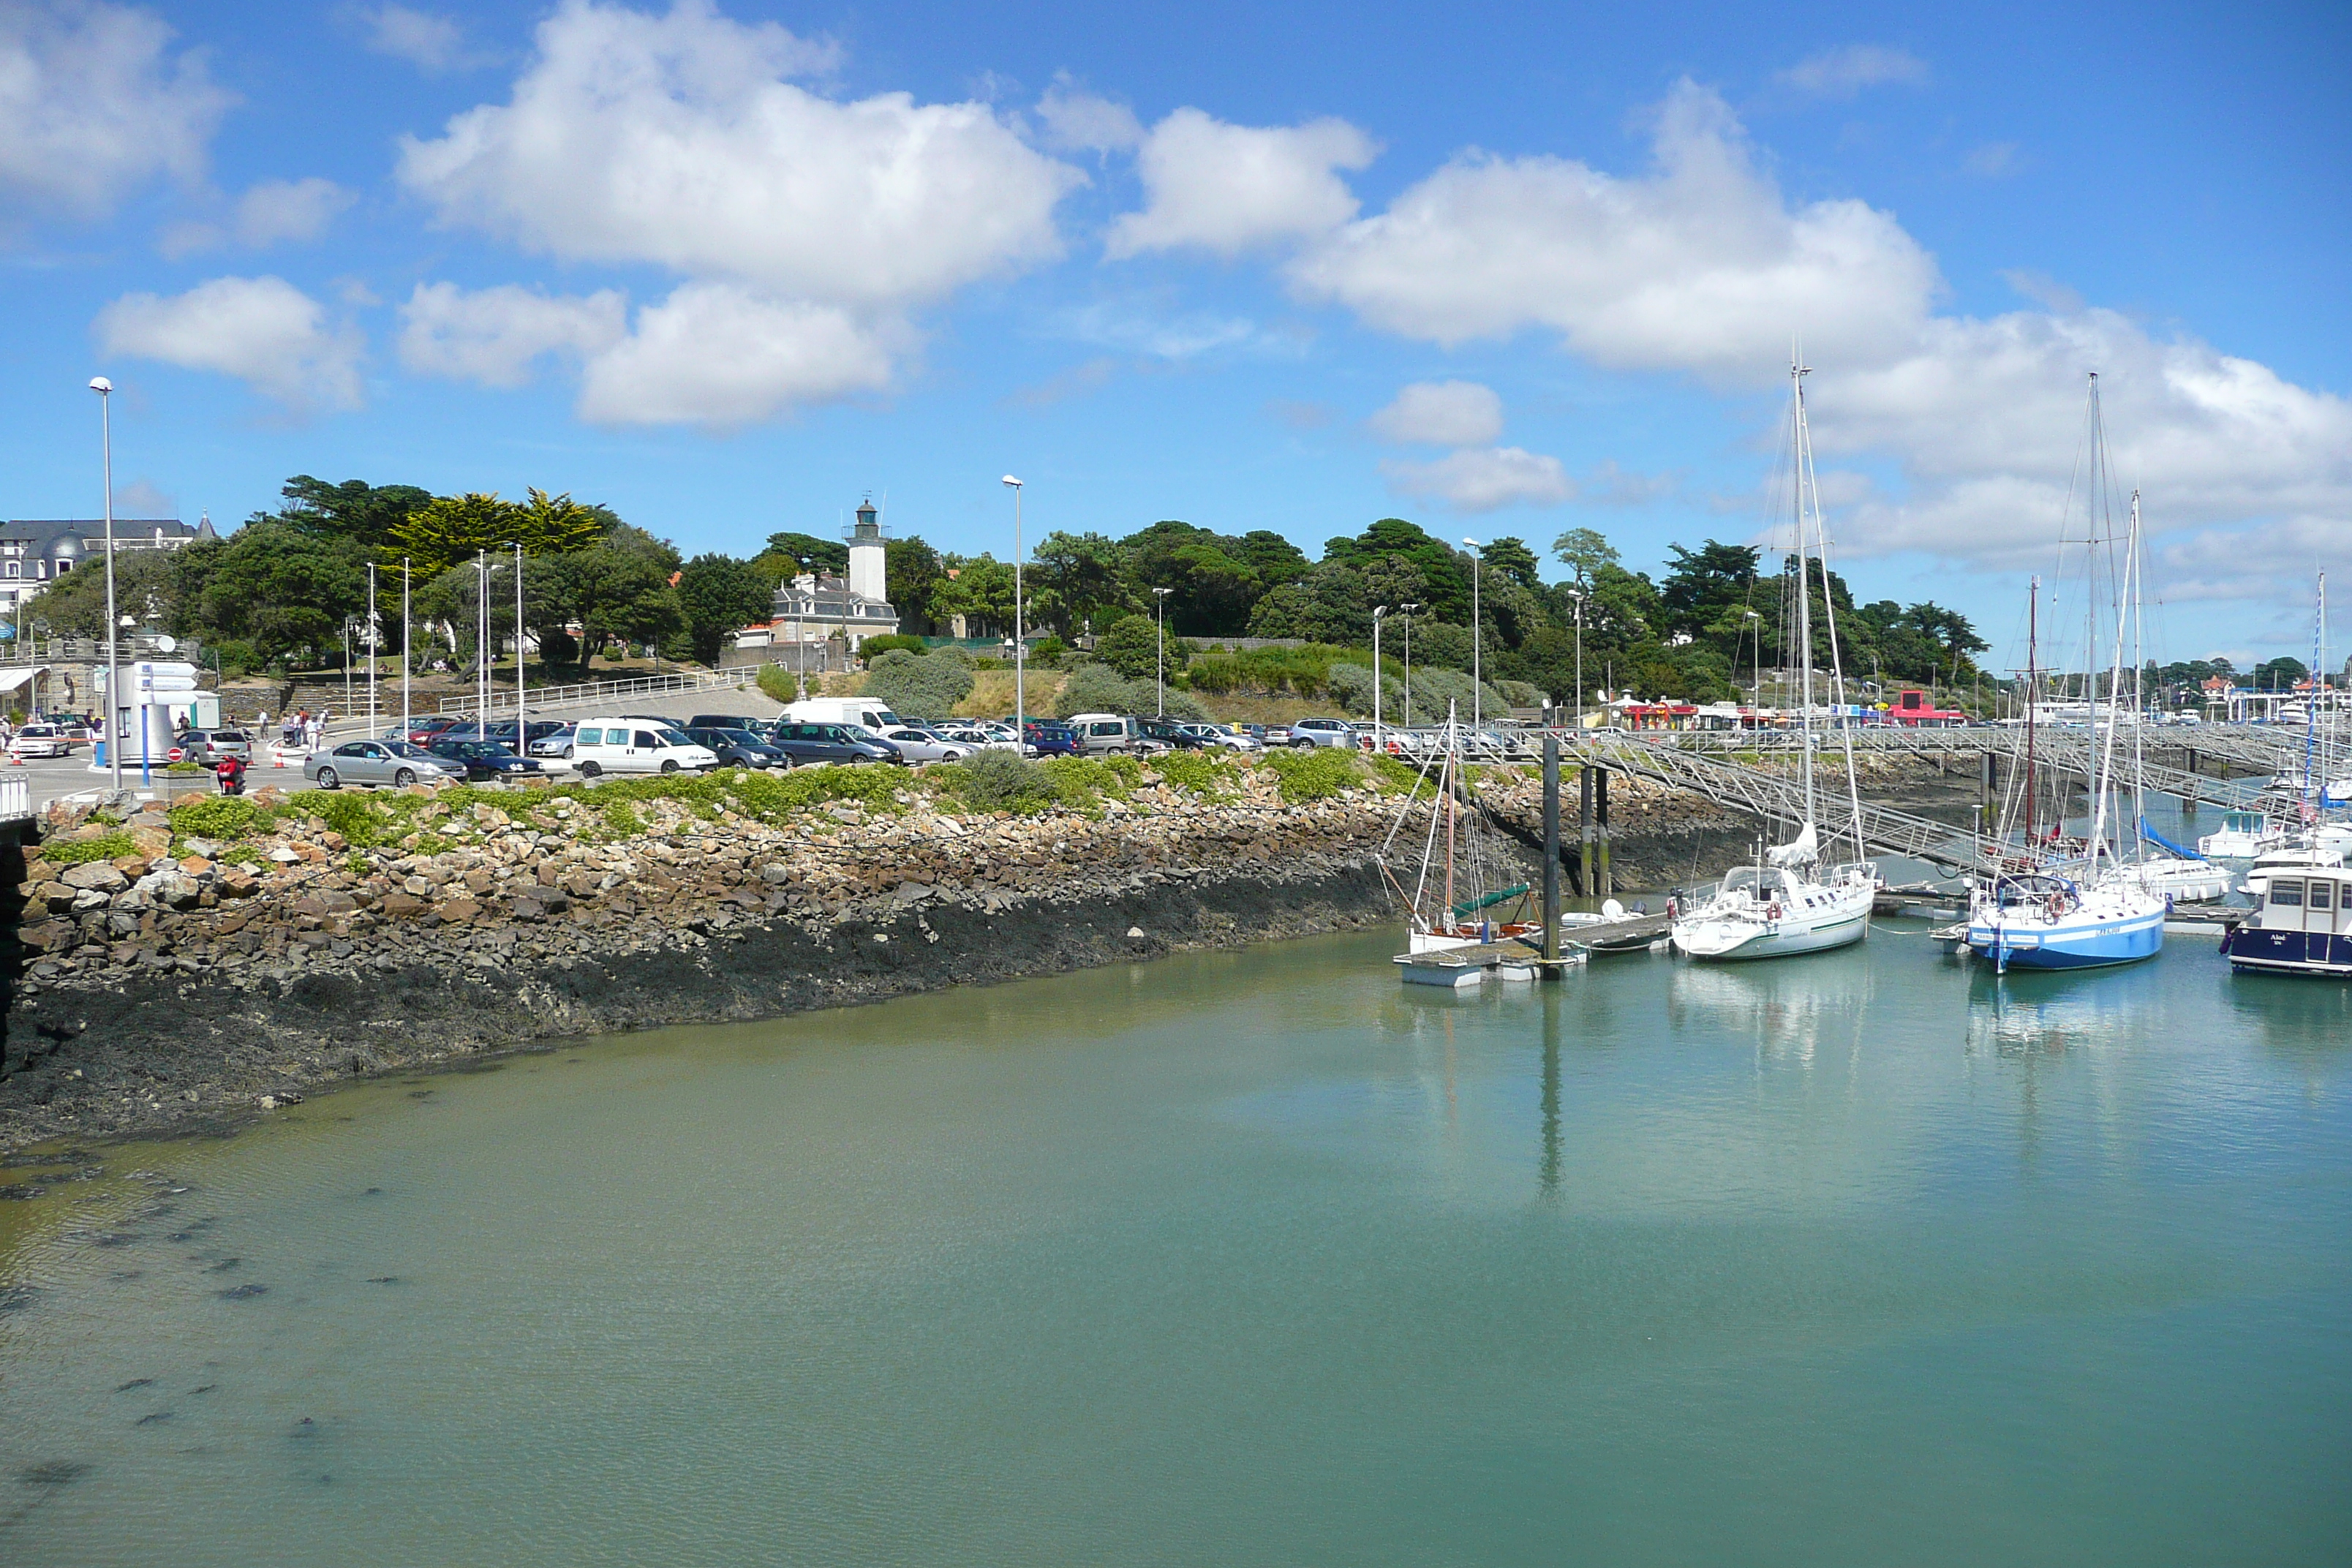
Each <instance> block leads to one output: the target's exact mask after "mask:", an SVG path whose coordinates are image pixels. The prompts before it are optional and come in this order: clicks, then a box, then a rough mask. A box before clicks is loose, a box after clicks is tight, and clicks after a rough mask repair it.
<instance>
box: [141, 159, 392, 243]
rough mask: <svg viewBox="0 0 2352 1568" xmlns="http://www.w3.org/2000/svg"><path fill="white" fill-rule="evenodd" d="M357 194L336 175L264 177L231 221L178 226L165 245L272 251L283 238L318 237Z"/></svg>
mask: <svg viewBox="0 0 2352 1568" xmlns="http://www.w3.org/2000/svg"><path fill="white" fill-rule="evenodd" d="M357 199H358V198H357V197H355V196H354V195H352V193H351V192H349V191H347V190H345V189H344V188H343V187H342V186H341V185H339V184H335V182H334V181H332V180H321V179H318V178H315V177H313V178H310V179H307V180H264V181H262V182H261V183H260V184H257V185H255V186H254V187H253V188H252V189H250V190H248V191H247V192H246V193H245V195H242V196H240V197H239V198H238V199H237V204H236V212H235V213H234V214H232V215H231V216H230V218H229V220H228V221H227V222H226V224H213V223H186V224H179V225H176V226H173V227H172V228H171V229H169V230H167V231H166V232H165V234H164V236H163V247H162V248H163V254H164V255H166V256H170V257H181V256H188V255H192V254H194V252H197V251H200V250H211V249H214V248H215V247H219V246H222V245H227V244H236V245H240V246H244V247H247V248H248V249H252V250H266V249H268V247H270V246H273V245H276V244H278V243H279V242H280V241H282V240H295V241H304V240H312V239H316V238H318V237H320V235H322V234H324V233H326V232H327V226H328V225H329V224H331V223H332V222H334V220H335V216H336V215H337V214H338V213H341V212H342V211H343V210H344V209H345V208H347V207H349V206H350V205H352V202H353V201H355V200H357Z"/></svg>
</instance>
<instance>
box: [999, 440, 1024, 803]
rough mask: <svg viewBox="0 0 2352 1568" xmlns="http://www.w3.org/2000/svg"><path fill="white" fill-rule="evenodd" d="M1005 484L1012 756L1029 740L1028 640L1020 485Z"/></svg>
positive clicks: (1010, 478) (1007, 479) (1007, 478)
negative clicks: (1009, 504)
mask: <svg viewBox="0 0 2352 1568" xmlns="http://www.w3.org/2000/svg"><path fill="white" fill-rule="evenodd" d="M1004 482H1005V484H1006V485H1007V486H1009V487H1011V489H1012V490H1013V755H1014V756H1016V757H1017V756H1019V755H1020V754H1021V743H1022V742H1024V741H1026V740H1027V739H1028V738H1029V689H1028V687H1027V686H1026V684H1024V682H1025V679H1026V676H1027V673H1028V672H1027V670H1026V669H1025V668H1024V666H1025V665H1026V664H1027V662H1028V652H1029V648H1028V638H1027V637H1024V636H1023V635H1022V632H1021V481H1020V480H1019V479H1014V478H1013V476H1012V475H1011V474H1007V475H1005V476H1004Z"/></svg>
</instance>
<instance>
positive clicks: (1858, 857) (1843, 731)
mask: <svg viewBox="0 0 2352 1568" xmlns="http://www.w3.org/2000/svg"><path fill="white" fill-rule="evenodd" d="M1798 374H1799V375H1800V377H1802V376H1805V375H1810V374H1812V373H1811V371H1809V370H1801V371H1800V372H1799V373H1798ZM1797 437H1798V470H1797V483H1798V485H1799V486H1800V489H1799V494H1798V520H1797V521H1798V531H1797V543H1798V548H1799V550H1800V552H1801V551H1802V549H1803V546H1804V526H1803V525H1804V517H1803V500H1804V497H1805V496H1806V495H1808V494H1810V495H1811V497H1812V501H1813V543H1814V546H1815V550H1816V552H1817V553H1818V554H1819V555H1820V557H1821V563H1822V616H1823V617H1824V618H1825V619H1826V620H1827V621H1828V623H1829V634H1830V701H1831V705H1832V707H1834V708H1836V709H1837V710H1839V712H1838V742H1839V746H1840V749H1841V750H1842V751H1843V752H1844V756H1845V795H1846V812H1847V816H1846V820H1847V821H1848V822H1849V823H1851V824H1852V825H1853V860H1854V864H1856V865H1860V864H1862V862H1864V860H1867V859H1868V858H1870V857H1869V852H1868V851H1867V850H1866V849H1865V848H1864V846H1863V841H1862V782H1861V780H1860V779H1858V778H1857V777H1855V775H1854V771H1853V722H1852V721H1851V720H1850V719H1849V718H1848V716H1847V715H1846V713H1845V712H1844V709H1845V655H1844V654H1843V653H1842V652H1840V651H1839V648H1838V633H1837V596H1836V595H1834V594H1832V593H1831V592H1830V530H1829V521H1828V520H1827V519H1825V518H1824V517H1822V492H1821V486H1820V484H1819V483H1818V482H1817V481H1816V480H1815V479H1814V477H1813V433H1812V429H1811V426H1809V425H1807V424H1806V422H1805V384H1804V382H1803V381H1802V380H1801V379H1800V380H1799V381H1798V383H1797ZM1799 564H1800V566H1802V560H1801V558H1800V562H1799ZM1811 596H1812V595H1811V592H1810V591H1809V592H1808V593H1807V595H1806V597H1807V598H1808V599H1810V598H1811ZM1811 647H1812V643H1811V638H1810V637H1808V638H1807V639H1806V652H1807V654H1808V655H1809V656H1810V654H1811ZM1807 689H1808V694H1809V695H1810V690H1811V681H1810V680H1808V682H1807ZM1807 763H1808V766H1810V765H1811V758H1810V757H1808V759H1807ZM1805 812H1806V815H1807V816H1811V815H1812V795H1811V791H1810V790H1808V792H1807V794H1806V796H1805Z"/></svg>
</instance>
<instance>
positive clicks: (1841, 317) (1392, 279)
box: [1290, 82, 1937, 384]
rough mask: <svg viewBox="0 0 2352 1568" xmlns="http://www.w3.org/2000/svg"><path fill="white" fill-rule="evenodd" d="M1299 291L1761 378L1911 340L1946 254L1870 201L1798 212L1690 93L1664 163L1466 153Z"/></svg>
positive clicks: (1419, 319)
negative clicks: (1611, 169) (1629, 173)
mask: <svg viewBox="0 0 2352 1568" xmlns="http://www.w3.org/2000/svg"><path fill="white" fill-rule="evenodd" d="M1290 275H1291V278H1292V280H1293V282H1294V284H1295V286H1296V287H1297V289H1299V291H1300V292H1302V293H1304V294H1306V295H1307V296H1309V297H1311V298H1319V299H1328V300H1334V301H1336V302H1338V303H1339V304H1343V305H1346V306H1348V307H1349V308H1350V309H1352V310H1355V311H1356V312H1357V313H1358V314H1359V315H1360V316H1361V317H1363V318H1364V320H1366V321H1369V322H1370V323H1371V324H1372V325H1374V326H1377V327H1381V328H1384V329H1386V330H1387V331H1392V332H1396V333H1399V334H1401V335H1402V336H1405V337H1411V338H1421V339H1426V340H1429V341H1432V342H1438V343H1442V344H1444V345H1447V346H1449V347H1450V346H1452V345H1454V344H1457V343H1460V342H1465V341H1467V340H1470V339H1474V338H1500V337H1507V336H1509V335H1511V334H1512V333H1515V332H1517V331H1521V330H1523V329H1525V328H1528V327H1537V326H1540V327H1549V328H1550V329H1552V330H1554V331H1558V332H1559V333H1560V334H1561V336H1562V338H1563V339H1564V340H1565V342H1566V343H1567V345H1568V346H1569V347H1570V348H1571V349H1573V350H1575V351H1576V352H1577V353H1581V354H1583V355H1584V356H1586V357H1587V358H1590V359H1592V360H1594V361H1597V362H1599V363H1602V364H1607V365H1611V366H1615V367H1620V368H1624V369H1639V370H1653V369H1684V370H1691V371H1696V372H1697V373H1698V374H1702V375H1704V376H1706V377H1707V378H1708V379H1709V380H1711V381H1716V382H1725V383H1734V384H1758V383H1759V382H1762V381H1765V380H1768V379H1769V377H1771V376H1773V375H1775V374H1778V373H1779V372H1780V370H1781V369H1782V368H1784V367H1785V365H1786V363H1787V354H1788V345H1789V342H1790V336H1791V334H1793V333H1797V332H1802V333H1803V335H1804V338H1805V343H1806V348H1807V350H1808V352H1809V353H1815V352H1817V353H1819V354H1820V356H1821V357H1822V358H1823V359H1824V360H1832V359H1840V358H1848V359H1850V358H1852V357H1853V356H1855V355H1856V354H1859V353H1883V352H1884V351H1885V345H1887V344H1889V343H1895V342H1903V341H1905V340H1906V339H1907V338H1908V337H1909V336H1910V335H1911V334H1913V333H1914V332H1916V330H1917V328H1918V325H1919V323H1920V322H1921V321H1922V320H1923V319H1924V318H1925V316H1926V314H1927V308H1928V304H1929V301H1930V299H1931V297H1932V296H1933V294H1934V292H1935V290H1936V289H1937V274H1936V267H1935V262H1934V260H1933V258H1930V257H1929V256H1928V255H1927V252H1926V251H1925V250H1924V249H1922V248H1921V247H1919V246H1918V244H1917V243H1916V241H1914V240H1913V239H1912V238H1911V237H1910V236H1909V235H1907V234H1906V233H1905V232H1904V231H1903V228H1902V226H1900V225H1899V224H1897V223H1896V222H1895V219H1894V218H1893V217H1891V216H1888V215H1886V214H1885V213H1881V212H1876V211H1874V210H1873V209H1871V208H1870V207H1869V206H1867V205H1864V204H1863V203H1861V202H1855V201H1827V202H1815V203H1812V204H1811V205H1805V206H1801V207H1799V208H1796V209H1795V210H1793V211H1792V210H1790V207H1789V206H1788V205H1787V204H1785V203H1784V202H1783V201H1782V199H1781V196H1780V191H1779V190H1778V188H1777V187H1776V186H1775V185H1774V184H1772V182H1771V180H1770V179H1769V177H1768V176H1766V175H1765V174H1762V173H1761V172H1759V170H1758V169H1757V168H1756V166H1755V163H1754V160H1753V159H1752V157H1751V156H1750V155H1749V152H1748V144H1747V142H1746V139H1745V136H1744V134H1743V133H1742V132H1741V131H1740V128H1739V126H1738V123H1737V122H1736V121H1734V120H1733V119H1732V118H1731V114H1730V111H1729V110H1727V108H1726V107H1725V106H1724V104H1723V101H1722V100H1720V99H1719V98H1717V97H1716V96H1715V95H1714V94H1713V93H1711V92H1708V91H1706V89H1702V88H1699V87H1696V86H1694V85H1693V84H1691V83H1689V82H1684V83H1682V84H1680V85H1679V86H1677V87H1676V88H1675V90H1674V92H1673V93H1672V94H1671V95H1670V96H1669V97H1668V99H1667V100H1666V102H1665V104H1664V108H1663V110H1661V112H1660V114H1659V116H1658V124H1657V134H1656V141H1655V160H1654V167H1653V168H1652V169H1651V170H1650V171H1649V172H1648V173H1646V174H1643V175H1640V176H1636V177H1632V178H1619V177H1616V176H1612V175H1609V174H1602V173H1601V172H1600V171H1598V170H1595V169H1592V168H1591V167H1589V166H1587V165H1585V164H1583V163H1576V162H1573V161H1570V160H1567V159H1560V158H1549V157H1533V158H1520V159H1502V158H1495V157H1490V156H1486V155H1484V154H1468V155H1465V156H1464V157H1461V158H1457V159H1455V160H1454V162H1452V163H1448V164H1447V165H1446V166H1445V167H1444V168H1442V169H1440V170H1439V171H1437V173H1435V174H1432V175H1430V176H1429V177H1428V178H1426V179H1424V180H1423V181H1421V182H1420V183H1418V184H1414V185H1412V187H1411V188H1409V189H1407V190H1406V191H1404V192H1403V193H1402V195H1399V196H1398V197H1397V199H1396V200H1395V201H1394V202H1393V203H1392V204H1391V205H1390V207H1389V209H1388V210H1387V211H1386V212H1383V213H1381V214H1379V215H1377V216H1372V217H1367V218H1363V219H1360V220H1359V221H1357V222H1354V223H1351V224H1349V225H1347V226H1345V227H1343V228H1341V229H1340V230H1339V231H1338V232H1337V233H1336V234H1334V235H1332V236H1331V237H1329V238H1328V240H1326V241H1324V242H1323V243H1321V244H1319V245H1317V246H1315V247H1311V248H1310V249H1308V250H1307V252H1306V253H1305V254H1303V255H1302V256H1300V257H1299V258H1297V261H1296V262H1295V263H1294V264H1293V265H1292V267H1291V269H1290Z"/></svg>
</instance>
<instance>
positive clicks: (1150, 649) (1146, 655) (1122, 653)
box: [1095, 616, 1174, 679]
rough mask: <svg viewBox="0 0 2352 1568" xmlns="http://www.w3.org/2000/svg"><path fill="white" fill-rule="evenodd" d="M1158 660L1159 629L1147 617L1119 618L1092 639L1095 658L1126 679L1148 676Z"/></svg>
mask: <svg viewBox="0 0 2352 1568" xmlns="http://www.w3.org/2000/svg"><path fill="white" fill-rule="evenodd" d="M1170 651H1171V652H1173V651H1174V649H1173V648H1171V649H1170ZM1159 657H1160V631H1159V626H1157V624H1156V623H1154V622H1153V620H1152V619H1151V617H1150V616H1120V617H1119V618H1118V620H1115V621H1113V622H1112V623H1111V624H1110V626H1109V627H1108V629H1107V630H1106V631H1104V633H1103V634H1102V635H1101V636H1100V637H1097V638H1095V658H1098V659H1100V660H1101V661H1102V662H1103V663H1105V664H1107V665H1108V666H1110V667H1111V668H1113V669H1115V670H1117V671H1118V673H1119V674H1121V675H1124V676H1127V677H1129V679H1140V678H1142V677H1145V676H1148V675H1150V673H1151V672H1152V669H1153V668H1155V666H1156V663H1157V661H1158V659H1159Z"/></svg>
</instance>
